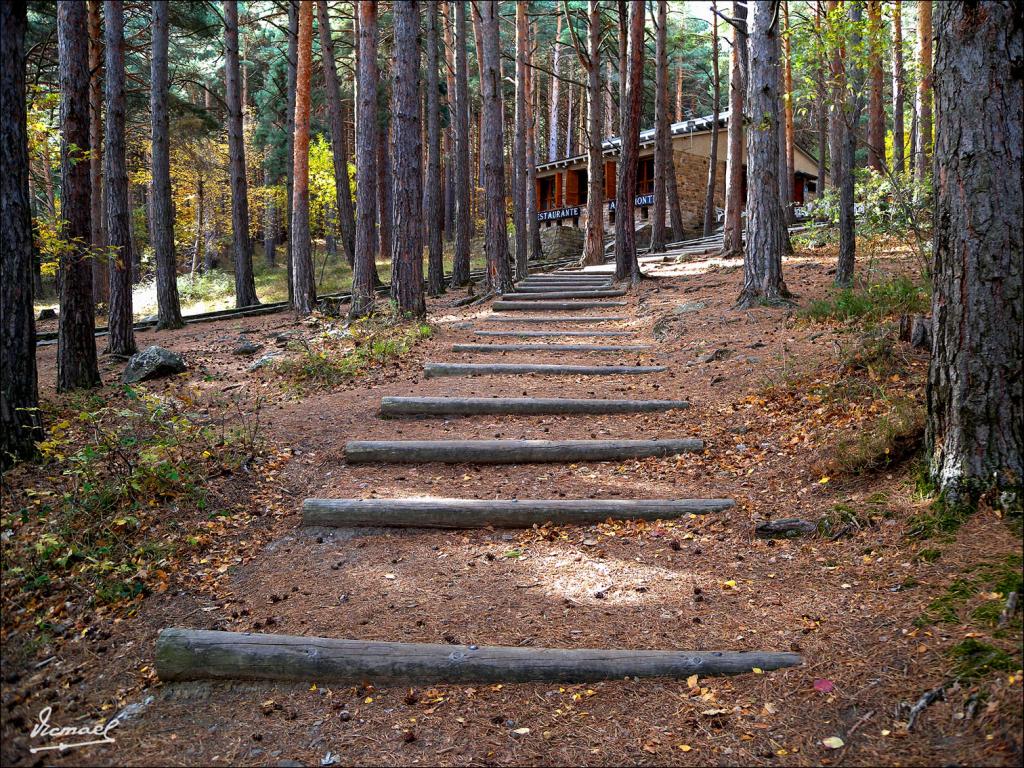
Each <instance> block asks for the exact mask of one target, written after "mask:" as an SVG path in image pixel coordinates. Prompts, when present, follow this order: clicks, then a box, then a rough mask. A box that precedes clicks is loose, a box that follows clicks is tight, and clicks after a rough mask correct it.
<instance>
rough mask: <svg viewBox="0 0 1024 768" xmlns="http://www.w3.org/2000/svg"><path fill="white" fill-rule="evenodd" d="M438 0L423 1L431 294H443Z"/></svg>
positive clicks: (426, 208) (425, 214)
mask: <svg viewBox="0 0 1024 768" xmlns="http://www.w3.org/2000/svg"><path fill="white" fill-rule="evenodd" d="M438 5H439V4H438V1H437V0H427V37H426V42H427V57H426V59H427V82H426V85H425V89H426V109H425V111H426V114H427V177H426V184H425V185H424V188H423V197H424V206H423V207H424V211H423V218H424V219H425V223H426V230H427V289H428V291H429V293H430V295H431V296H440V295H441V294H442V293H444V251H443V250H442V246H441V226H442V223H443V221H444V215H443V213H442V211H441V192H442V190H441V103H440V90H441V83H440V78H439V76H438V71H437V67H438V63H439V62H438V59H439V56H438V43H439V35H438V29H437V27H438V22H439V20H440V19H439V17H438Z"/></svg>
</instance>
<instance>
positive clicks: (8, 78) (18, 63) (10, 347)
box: [0, 0, 43, 469]
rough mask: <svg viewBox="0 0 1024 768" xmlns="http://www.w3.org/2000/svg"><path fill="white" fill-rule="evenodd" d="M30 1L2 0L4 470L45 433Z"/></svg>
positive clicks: (0, 392)
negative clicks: (31, 154)
mask: <svg viewBox="0 0 1024 768" xmlns="http://www.w3.org/2000/svg"><path fill="white" fill-rule="evenodd" d="M27 29H28V13H27V8H26V4H25V2H24V0H17V1H16V2H8V3H3V4H2V5H0V57H2V60H3V62H4V66H3V69H2V71H0V101H2V103H3V104H4V105H5V108H4V111H3V114H0V225H2V227H3V233H4V235H3V237H4V247H3V252H2V253H0V307H3V318H2V320H0V379H2V383H0V469H4V468H6V467H8V466H9V465H10V464H11V463H12V460H17V459H29V458H32V457H33V456H34V455H35V453H36V448H35V444H36V441H37V440H41V439H42V437H43V428H42V419H41V418H40V415H39V387H38V381H37V374H36V324H35V316H34V315H33V307H32V287H33V286H32V248H33V246H32V207H31V201H30V199H29V193H28V126H27V119H26V114H25V32H26V30H27Z"/></svg>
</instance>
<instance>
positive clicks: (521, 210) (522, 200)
mask: <svg viewBox="0 0 1024 768" xmlns="http://www.w3.org/2000/svg"><path fill="white" fill-rule="evenodd" d="M528 36H529V28H528V27H527V24H526V4H525V3H516V68H515V72H516V93H515V124H514V131H515V134H514V135H513V138H512V226H513V227H515V230H516V241H515V243H516V252H515V264H516V274H515V277H516V280H522V279H523V278H525V277H526V274H527V265H526V261H527V258H528V250H527V239H528V237H529V234H528V231H527V228H528V223H527V217H526V63H527V62H526V46H527V38H528Z"/></svg>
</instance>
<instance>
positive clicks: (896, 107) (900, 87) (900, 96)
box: [892, 3, 906, 174]
mask: <svg viewBox="0 0 1024 768" xmlns="http://www.w3.org/2000/svg"><path fill="white" fill-rule="evenodd" d="M902 13H903V12H902V10H901V7H900V4H899V3H893V6H892V169H893V172H894V173H897V174H901V173H903V171H904V170H905V168H904V160H903V143H904V141H905V138H904V134H903V111H904V108H905V107H904V102H905V101H906V95H905V91H904V87H905V80H904V76H903V16H902Z"/></svg>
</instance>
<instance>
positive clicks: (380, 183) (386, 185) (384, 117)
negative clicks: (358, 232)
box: [374, 82, 396, 285]
mask: <svg viewBox="0 0 1024 768" xmlns="http://www.w3.org/2000/svg"><path fill="white" fill-rule="evenodd" d="M389 100H390V94H389V89H388V88H387V83H386V82H385V83H381V91H380V94H379V96H378V101H379V102H383V103H384V104H386V103H387V102H388V101H389ZM377 115H378V118H377V257H378V258H379V259H380V260H381V261H387V260H390V259H391V249H392V247H393V242H394V230H393V225H394V218H395V211H394V201H393V200H392V197H391V196H392V193H393V192H394V189H393V183H394V182H393V179H392V169H391V150H390V148H389V144H390V143H391V142H390V133H391V130H390V128H391V126H390V122H391V116H390V115H388V114H387V110H386V109H384V108H382V109H381V111H379V112H378V113H377ZM395 266H396V265H395V264H394V262H392V264H391V278H392V279H394V276H395ZM376 269H377V268H376V264H374V285H377V284H378V282H379V279H378V278H377V277H376Z"/></svg>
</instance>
